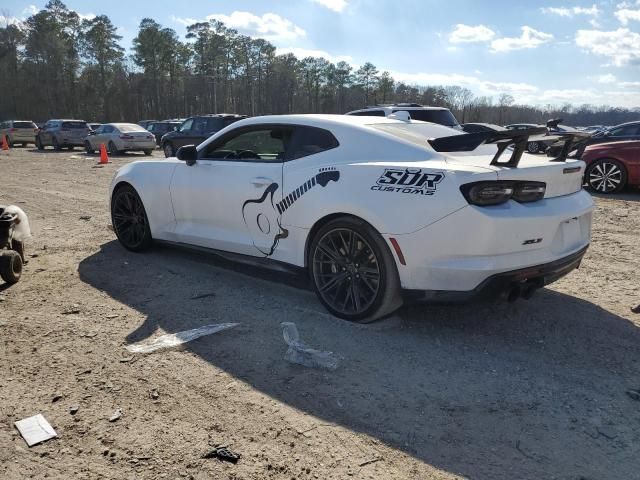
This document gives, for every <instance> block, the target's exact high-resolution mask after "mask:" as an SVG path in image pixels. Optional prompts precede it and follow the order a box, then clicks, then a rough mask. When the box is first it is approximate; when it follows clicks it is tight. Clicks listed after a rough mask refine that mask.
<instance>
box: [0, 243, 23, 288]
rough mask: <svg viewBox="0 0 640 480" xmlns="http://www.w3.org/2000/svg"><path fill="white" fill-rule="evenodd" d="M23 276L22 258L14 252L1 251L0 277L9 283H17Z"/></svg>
mask: <svg viewBox="0 0 640 480" xmlns="http://www.w3.org/2000/svg"><path fill="white" fill-rule="evenodd" d="M21 275H22V258H21V257H20V254H19V253H18V252H16V251H13V250H3V251H0V277H2V279H3V280H4V281H5V282H7V283H16V282H17V281H18V280H20V276H21Z"/></svg>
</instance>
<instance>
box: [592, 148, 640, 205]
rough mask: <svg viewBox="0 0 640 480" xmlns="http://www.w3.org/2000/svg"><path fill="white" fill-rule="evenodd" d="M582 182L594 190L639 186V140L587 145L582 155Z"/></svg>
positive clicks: (604, 191)
mask: <svg viewBox="0 0 640 480" xmlns="http://www.w3.org/2000/svg"><path fill="white" fill-rule="evenodd" d="M582 160H583V161H584V162H585V163H586V164H587V169H586V173H585V178H584V180H585V183H587V184H588V185H589V186H590V187H591V188H592V189H593V190H595V191H596V192H598V193H616V192H619V191H621V190H622V189H623V188H624V187H626V186H627V185H629V186H640V140H629V141H622V142H611V143H599V144H596V145H589V146H587V147H586V148H585V150H584V153H583V154H582Z"/></svg>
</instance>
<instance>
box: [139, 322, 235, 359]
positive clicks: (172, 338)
mask: <svg viewBox="0 0 640 480" xmlns="http://www.w3.org/2000/svg"><path fill="white" fill-rule="evenodd" d="M238 325H240V324H239V323H214V324H211V325H205V326H203V327H200V328H194V329H192V330H185V331H183V332H178V333H170V334H167V335H162V336H161V337H158V338H156V339H155V340H152V341H151V342H149V343H137V344H134V345H127V350H128V351H130V352H132V353H151V352H155V351H156V350H159V349H161V348H169V347H175V346H176V345H180V344H182V343H186V342H190V341H191V340H195V339H196V338H200V337H203V336H205V335H211V334H213V333H218V332H221V331H223V330H228V329H229V328H233V327H237V326H238Z"/></svg>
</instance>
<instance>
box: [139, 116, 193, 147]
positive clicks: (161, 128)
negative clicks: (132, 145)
mask: <svg viewBox="0 0 640 480" xmlns="http://www.w3.org/2000/svg"><path fill="white" fill-rule="evenodd" d="M183 121H184V120H183ZM183 121H182V122H183ZM182 122H175V121H173V120H164V121H162V122H153V123H150V124H149V125H147V127H146V128H147V130H149V131H150V132H151V133H153V135H154V136H155V137H156V143H157V144H158V145H160V141H161V140H162V136H163V135H164V134H165V133H169V132H173V131H174V130H177V129H178V128H179V127H180V125H182Z"/></svg>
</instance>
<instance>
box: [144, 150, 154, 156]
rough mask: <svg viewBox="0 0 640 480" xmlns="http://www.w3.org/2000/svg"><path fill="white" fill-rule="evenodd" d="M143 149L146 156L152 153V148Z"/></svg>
mask: <svg viewBox="0 0 640 480" xmlns="http://www.w3.org/2000/svg"><path fill="white" fill-rule="evenodd" d="M143 151H144V154H145V155H146V156H147V157H148V156H149V155H151V154H152V153H153V150H143Z"/></svg>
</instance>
